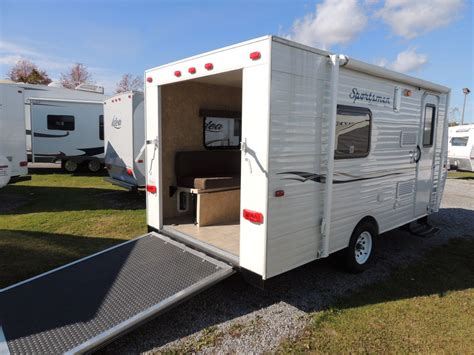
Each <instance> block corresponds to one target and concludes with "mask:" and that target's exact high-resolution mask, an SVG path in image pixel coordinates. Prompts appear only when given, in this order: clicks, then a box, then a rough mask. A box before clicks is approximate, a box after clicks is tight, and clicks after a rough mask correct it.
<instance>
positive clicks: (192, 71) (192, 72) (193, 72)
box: [188, 67, 196, 74]
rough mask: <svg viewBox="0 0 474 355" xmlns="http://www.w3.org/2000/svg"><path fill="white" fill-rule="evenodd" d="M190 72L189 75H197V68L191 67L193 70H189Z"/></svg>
mask: <svg viewBox="0 0 474 355" xmlns="http://www.w3.org/2000/svg"><path fill="white" fill-rule="evenodd" d="M188 72H189V74H195V73H196V68H195V67H191V68H189V69H188Z"/></svg>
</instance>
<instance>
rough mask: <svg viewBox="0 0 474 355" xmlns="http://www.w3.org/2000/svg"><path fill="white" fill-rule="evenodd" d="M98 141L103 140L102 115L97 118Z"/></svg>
mask: <svg viewBox="0 0 474 355" xmlns="http://www.w3.org/2000/svg"><path fill="white" fill-rule="evenodd" d="M99 139H100V140H101V141H103V140H104V115H100V116H99Z"/></svg>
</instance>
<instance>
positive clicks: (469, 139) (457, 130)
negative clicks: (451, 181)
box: [448, 124, 474, 171]
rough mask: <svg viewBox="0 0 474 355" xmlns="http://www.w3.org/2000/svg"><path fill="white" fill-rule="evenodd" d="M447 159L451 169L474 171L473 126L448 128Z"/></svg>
mask: <svg viewBox="0 0 474 355" xmlns="http://www.w3.org/2000/svg"><path fill="white" fill-rule="evenodd" d="M448 159H449V165H450V167H451V168H452V169H458V170H464V171H474V124H470V125H462V126H455V127H449V140H448Z"/></svg>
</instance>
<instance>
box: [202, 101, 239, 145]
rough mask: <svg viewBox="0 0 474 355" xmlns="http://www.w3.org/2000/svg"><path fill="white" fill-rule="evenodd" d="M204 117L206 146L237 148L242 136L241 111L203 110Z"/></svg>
mask: <svg viewBox="0 0 474 355" xmlns="http://www.w3.org/2000/svg"><path fill="white" fill-rule="evenodd" d="M201 116H202V117H204V127H203V131H204V147H206V148H207V149H237V148H239V145H240V141H241V136H242V119H241V117H240V116H241V114H240V112H231V111H209V110H201Z"/></svg>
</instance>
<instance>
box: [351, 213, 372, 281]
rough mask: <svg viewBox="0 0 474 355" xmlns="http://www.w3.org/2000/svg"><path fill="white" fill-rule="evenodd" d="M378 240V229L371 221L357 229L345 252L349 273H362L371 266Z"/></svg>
mask: <svg viewBox="0 0 474 355" xmlns="http://www.w3.org/2000/svg"><path fill="white" fill-rule="evenodd" d="M376 238H377V228H376V227H375V226H374V224H373V223H371V222H370V221H362V222H360V223H359V224H358V225H357V226H356V227H355V229H354V232H352V236H351V240H350V242H349V247H348V248H347V249H346V252H345V253H346V254H345V263H346V268H347V270H348V271H349V272H352V273H360V272H362V271H365V270H367V269H368V268H369V267H370V266H371V264H372V263H373V259H374V250H375V242H376Z"/></svg>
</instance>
